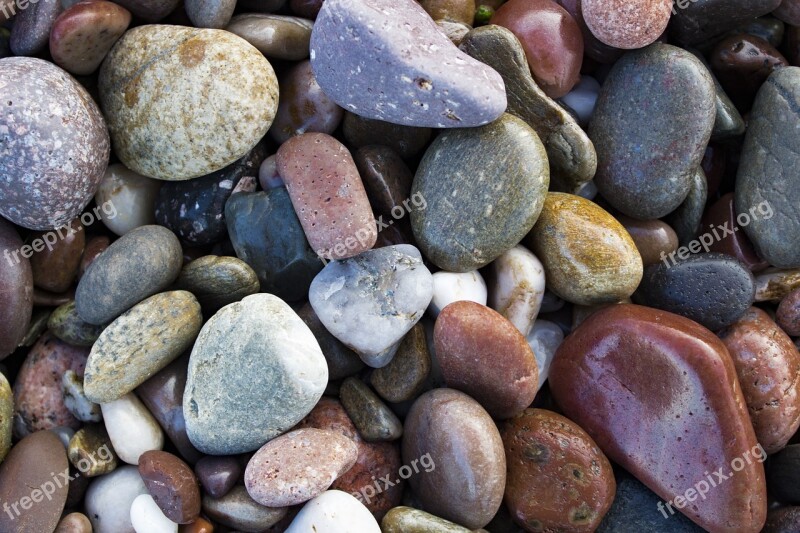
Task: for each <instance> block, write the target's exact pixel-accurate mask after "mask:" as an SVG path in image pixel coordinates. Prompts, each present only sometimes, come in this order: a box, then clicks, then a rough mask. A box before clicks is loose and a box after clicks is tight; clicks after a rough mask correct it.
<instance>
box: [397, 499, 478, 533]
mask: <svg viewBox="0 0 800 533" xmlns="http://www.w3.org/2000/svg"><path fill="white" fill-rule="evenodd" d="M381 531H383V533H470V530H469V529H467V528H465V527H461V526H459V525H458V524H454V523H453V522H450V521H449V520H445V519H444V518H439V517H438V516H435V515H432V514H430V513H426V512H425V511H420V510H419V509H414V508H412V507H405V506H400V507H395V508H394V509H392V510H391V511H389V512H388V513H386V516H384V517H383V520H381Z"/></svg>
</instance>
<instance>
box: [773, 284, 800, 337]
mask: <svg viewBox="0 0 800 533" xmlns="http://www.w3.org/2000/svg"><path fill="white" fill-rule="evenodd" d="M775 320H776V321H777V322H778V325H779V326H780V327H781V329H783V331H785V332H786V333H787V334H788V335H791V336H792V337H797V336H800V289H795V290H793V291H792V292H790V293H789V294H787V295H786V296H785V297H784V298H783V300H781V303H780V304H779V305H778V311H777V313H776V314H775Z"/></svg>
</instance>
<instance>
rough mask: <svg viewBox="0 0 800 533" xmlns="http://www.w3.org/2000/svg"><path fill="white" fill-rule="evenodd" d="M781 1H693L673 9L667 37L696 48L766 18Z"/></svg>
mask: <svg viewBox="0 0 800 533" xmlns="http://www.w3.org/2000/svg"><path fill="white" fill-rule="evenodd" d="M780 3H781V0H748V1H741V0H737V1H730V0H695V1H694V2H688V3H686V5H684V6H682V9H675V11H674V14H675V16H673V17H672V25H671V26H670V36H671V37H673V38H674V39H675V40H676V41H677V42H679V43H681V44H684V45H687V44H688V45H691V44H697V43H700V42H702V41H704V40H707V39H710V38H711V37H714V36H716V35H719V34H721V33H723V32H725V31H726V30H729V29H732V28H735V27H736V26H738V25H739V24H741V23H743V22H746V21H749V20H752V19H754V18H756V17H760V16H761V15H766V14H767V13H769V12H770V11H772V10H773V9H775V8H777V7H778V5H779V4H780Z"/></svg>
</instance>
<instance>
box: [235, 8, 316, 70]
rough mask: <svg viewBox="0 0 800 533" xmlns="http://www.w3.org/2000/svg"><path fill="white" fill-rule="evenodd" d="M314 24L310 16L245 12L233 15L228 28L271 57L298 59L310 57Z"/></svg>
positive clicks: (289, 59) (288, 59)
mask: <svg viewBox="0 0 800 533" xmlns="http://www.w3.org/2000/svg"><path fill="white" fill-rule="evenodd" d="M312 26H313V23H312V22H311V21H310V20H306V19H302V18H299V17H287V16H284V15H267V14H263V13H244V14H241V15H236V16H235V17H233V19H231V21H230V23H229V24H228V25H227V26H226V27H225V30H226V31H229V32H231V33H233V34H235V35H238V36H239V37H241V38H242V39H244V40H245V41H247V42H249V43H250V44H252V45H253V46H255V47H256V48H257V49H258V51H259V52H261V53H262V54H264V55H265V56H266V57H268V58H270V59H283V60H287V61H298V60H301V59H305V58H307V57H308V43H309V41H310V40H311V27H312Z"/></svg>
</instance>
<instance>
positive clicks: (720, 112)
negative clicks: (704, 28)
mask: <svg viewBox="0 0 800 533" xmlns="http://www.w3.org/2000/svg"><path fill="white" fill-rule="evenodd" d="M689 51H690V52H691V53H692V54H694V56H695V57H696V58H697V59H699V60H700V61H701V62H702V63H703V65H704V66H705V67H706V68H707V69H708V70H709V71H711V65H710V64H709V62H708V60H707V59H706V58H705V56H704V55H703V54H701V53H700V51H699V50H696V49H690V50H689ZM712 78H713V79H714V89H715V91H716V117H715V118H714V129H713V130H711V140H712V141H716V140H720V139H729V138H731V137H738V136H739V135H741V134H743V133H744V131H745V126H746V125H745V122H744V119H743V118H742V115H741V114H740V113H739V110H738V109H736V105H735V104H734V103H733V102H732V101H731V99H730V97H729V96H728V93H726V92H725V89H724V88H723V87H722V85H721V84H720V82H719V80H718V79H717V77H716V76H715V75H713V74H712Z"/></svg>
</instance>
